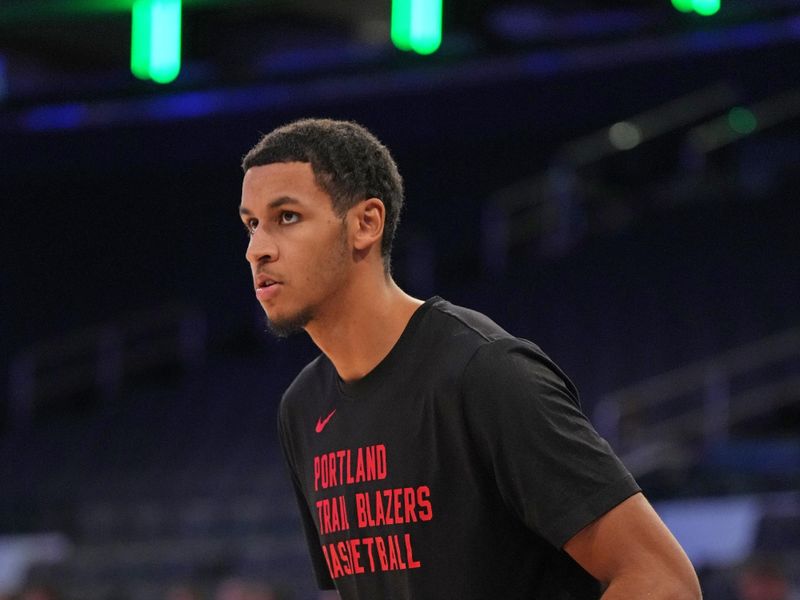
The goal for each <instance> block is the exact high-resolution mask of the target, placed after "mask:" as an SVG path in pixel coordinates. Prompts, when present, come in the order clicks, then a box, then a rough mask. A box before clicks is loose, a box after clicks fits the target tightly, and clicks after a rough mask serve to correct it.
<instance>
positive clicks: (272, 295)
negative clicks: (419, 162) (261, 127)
mask: <svg viewBox="0 0 800 600" xmlns="http://www.w3.org/2000/svg"><path fill="white" fill-rule="evenodd" d="M243 168H244V171H245V175H244V183H243V188H242V201H241V206H240V213H241V218H242V221H243V223H244V226H245V228H246V229H247V232H248V234H249V236H250V242H249V245H248V247H247V261H248V262H249V263H250V266H251V269H252V274H253V282H254V285H255V293H256V297H257V299H258V301H259V302H260V303H261V306H262V307H263V309H264V311H265V312H266V314H267V318H268V323H269V327H270V328H271V329H272V330H273V331H274V332H275V333H277V334H278V335H288V334H290V333H292V332H295V331H300V330H305V331H306V332H307V333H308V334H309V335H310V336H311V338H312V339H313V340H314V343H315V344H316V345H317V346H318V347H319V348H320V350H321V351H322V354H321V355H320V356H319V357H318V358H317V359H316V360H314V361H312V362H311V363H310V364H309V365H308V366H307V367H306V368H305V369H304V370H303V371H302V372H301V373H300V375H298V377H297V379H296V380H295V381H294V383H293V384H292V385H291V386H290V387H289V389H288V390H287V391H286V393H285V394H284V397H283V400H282V402H281V408H280V416H279V430H280V432H279V433H280V439H281V443H282V446H283V450H284V454H285V457H286V461H287V463H288V465H289V469H290V472H291V475H292V482H293V485H294V489H295V491H296V494H297V499H298V503H299V507H300V512H301V515H302V521H303V525H304V527H305V533H306V536H307V541H308V546H309V550H310V552H311V557H312V562H313V565H314V570H315V572H316V576H317V580H318V583H319V585H320V588H322V589H333V588H334V586H335V588H336V589H337V590H338V592H339V595H340V596H341V597H342V598H345V599H351V598H359V599H369V600H379V599H394V598H403V599H411V598H413V599H421V600H430V599H455V598H457V599H459V600H471V599H474V600H478V599H482V600H486V599H491V600H494V599H504V600H509V599H515V598H520V599H521V598H525V599H531V598H537V599H541V600H559V599H584V598H598V597H600V595H601V589H602V590H604V593H603V596H602V597H603V598H604V599H606V600H612V599H614V598H618V599H619V598H622V599H625V600H631V599H640V598H651V599H656V598H663V599H669V600H682V599H687V600H688V599H695V598H699V597H700V591H699V587H698V583H697V578H696V576H695V574H694V571H693V569H692V566H691V564H690V563H689V561H688V559H687V558H686V556H685V554H684V553H683V551H682V550H681V548H680V546H679V545H678V543H677V542H676V541H675V539H674V538H673V537H672V535H671V534H670V533H669V531H667V529H666V527H665V526H664V525H663V523H662V522H661V521H660V519H659V518H658V517H657V516H656V514H655V512H654V511H653V510H652V508H651V507H650V505H649V504H648V502H647V501H646V500H645V499H644V497H643V496H642V494H641V493H640V490H639V488H638V487H637V485H636V483H635V481H634V480H633V478H632V477H631V476H630V474H629V473H628V472H627V471H626V470H625V468H624V467H623V466H622V464H621V463H620V462H619V460H618V459H617V458H616V456H615V455H614V454H613V452H612V451H611V450H610V448H609V447H608V445H607V444H606V443H605V441H603V440H602V439H601V438H599V437H598V435H597V434H596V433H595V432H594V430H593V429H592V427H591V426H590V425H589V423H588V422H587V420H586V418H585V417H584V416H583V415H582V414H581V412H580V408H579V403H578V393H577V391H576V389H575V387H574V386H573V384H572V382H570V380H569V379H568V378H567V376H566V375H564V373H562V372H561V370H560V369H559V368H558V367H557V366H556V365H555V364H554V363H553V362H552V361H551V360H550V359H549V358H548V357H547V356H546V355H545V354H544V353H543V352H542V351H541V350H540V349H539V348H538V347H537V346H536V345H535V344H532V343H530V342H528V341H526V340H522V339H518V338H515V337H513V336H511V335H510V334H508V333H506V332H505V331H503V330H502V329H501V328H500V327H499V326H497V325H496V324H495V323H493V322H492V321H490V320H489V319H488V318H487V317H485V316H483V315H481V314H479V313H476V312H474V311H471V310H467V309H464V308H460V307H457V306H454V305H452V304H450V303H448V302H446V301H444V300H442V299H440V298H432V299H430V300H428V301H427V302H422V301H420V300H417V299H415V298H412V297H411V296H409V295H407V294H406V293H404V292H403V291H402V290H401V289H400V288H399V287H398V286H397V285H396V284H395V282H394V281H393V279H392V277H391V269H390V253H391V247H392V239H393V237H394V232H395V228H396V226H397V221H398V216H399V213H400V209H401V206H402V203H403V186H402V180H401V178H400V175H399V173H398V171H397V167H396V165H395V163H394V161H393V160H392V158H391V156H390V155H389V152H388V150H387V149H386V148H385V147H384V146H383V145H381V143H380V142H379V141H378V140H377V139H376V138H375V137H374V136H373V135H372V134H370V133H369V132H368V131H366V130H365V129H364V128H362V127H360V126H359V125H356V124H354V123H348V122H339V121H330V120H303V121H298V122H295V123H292V124H289V125H286V126H284V127H281V128H279V129H276V130H275V131H273V132H271V133H269V134H267V135H266V136H264V137H263V138H262V139H261V141H260V142H259V143H258V144H257V145H256V146H255V147H254V148H253V149H252V150H251V151H250V152H249V153H248V154H247V155H246V156H245V158H244V161H243Z"/></svg>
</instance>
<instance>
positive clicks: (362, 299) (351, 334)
mask: <svg viewBox="0 0 800 600" xmlns="http://www.w3.org/2000/svg"><path fill="white" fill-rule="evenodd" d="M365 284H366V285H362V286H350V287H349V288H348V290H346V291H345V292H343V293H342V294H341V297H340V298H338V301H337V302H336V307H335V308H333V309H332V310H330V311H329V312H328V313H327V314H322V315H319V318H315V319H314V320H313V321H312V322H311V323H309V324H308V326H307V327H306V331H307V332H308V334H309V335H310V336H311V339H312V340H313V341H314V343H315V344H316V345H317V347H318V348H319V349H320V350H322V352H323V353H325V355H326V356H327V357H328V358H329V359H330V361H331V362H332V363H333V366H334V367H335V368H336V371H337V372H338V373H339V377H341V378H342V379H343V380H344V381H355V380H357V379H361V378H362V377H364V376H365V375H366V374H367V373H369V372H370V371H372V369H374V368H375V367H376V366H377V365H378V364H379V363H380V362H381V361H382V360H383V359H384V358H385V357H386V355H387V354H389V352H390V351H391V349H392V348H393V347H394V345H395V344H396V343H397V340H398V339H399V338H400V336H401V335H402V333H403V330H404V329H405V328H406V325H408V322H409V320H410V319H411V316H412V315H413V314H414V312H415V311H416V310H417V308H419V306H420V305H421V304H422V301H421V300H418V299H416V298H412V297H411V296H409V295H408V294H406V293H405V292H404V291H403V290H401V289H400V288H399V287H398V286H397V284H396V283H395V282H394V281H393V280H392V278H391V277H388V276H386V277H384V278H383V280H382V281H381V282H379V284H378V285H374V284H375V282H374V281H373V282H372V285H369V284H368V282H365Z"/></svg>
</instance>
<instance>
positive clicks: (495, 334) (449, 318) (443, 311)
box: [429, 297, 514, 343]
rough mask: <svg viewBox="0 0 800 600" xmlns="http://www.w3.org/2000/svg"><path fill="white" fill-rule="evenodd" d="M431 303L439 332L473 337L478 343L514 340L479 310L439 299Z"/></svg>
mask: <svg viewBox="0 0 800 600" xmlns="http://www.w3.org/2000/svg"><path fill="white" fill-rule="evenodd" d="M430 303H431V310H430V311H429V315H430V319H431V321H432V324H433V325H435V328H436V329H437V330H438V331H441V332H443V333H448V334H450V335H453V336H466V337H471V338H473V339H474V340H475V341H476V342H478V343H483V342H491V341H495V340H498V339H514V337H513V336H512V335H511V334H510V333H508V332H507V331H506V330H505V329H503V328H502V327H500V325H498V324H497V323H495V322H494V321H493V320H492V319H490V318H489V317H487V316H486V315H485V314H483V313H481V312H478V311H477V310H473V309H471V308H465V307H463V306H458V305H456V304H452V303H451V302H448V301H447V300H443V299H442V298H438V297H436V298H433V299H431V300H430Z"/></svg>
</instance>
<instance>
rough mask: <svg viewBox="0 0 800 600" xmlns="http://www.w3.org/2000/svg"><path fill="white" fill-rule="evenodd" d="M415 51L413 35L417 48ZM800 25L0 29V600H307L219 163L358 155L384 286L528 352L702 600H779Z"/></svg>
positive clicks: (791, 580)
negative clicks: (380, 186)
mask: <svg viewBox="0 0 800 600" xmlns="http://www.w3.org/2000/svg"><path fill="white" fill-rule="evenodd" d="M410 23H411V24H410ZM798 73H800V0H757V1H755V0H753V1H747V0H721V2H720V1H719V0H716V1H715V0H693V1H692V0H606V1H597V2H589V1H586V0H540V1H533V0H531V1H516V2H514V1H511V0H509V1H499V0H498V1H495V0H444V3H443V4H441V3H439V2H437V1H434V0H430V1H427V2H426V1H425V0H419V1H417V2H416V3H408V4H406V3H403V2H402V1H400V0H394V1H392V0H335V1H334V2H324V1H322V0H301V1H296V2H288V1H285V0H183V2H182V3H181V2H176V1H175V0H136V1H135V2H134V1H133V0H2V1H0V206H2V215H1V216H2V219H0V228H1V231H2V235H0V243H1V244H2V255H1V256H2V263H1V266H0V297H1V298H2V304H1V305H0V356H2V365H1V366H2V370H0V378H1V379H0V390H2V396H1V397H0V597H1V598H15V599H16V598H19V599H21V600H54V599H58V598H61V599H65V600H111V599H125V600H151V599H166V598H169V599H171V600H179V599H180V600H197V599H201V598H203V599H205V598H208V599H212V598H213V599H214V600H245V599H246V600H256V599H261V600H265V599H273V600H274V599H275V598H294V599H298V600H300V599H311V598H315V597H316V592H315V590H314V585H313V583H312V576H311V571H310V566H309V563H308V560H307V557H306V550H305V546H304V542H303V539H302V537H301V534H300V531H299V522H298V520H297V518H296V516H295V508H294V500H293V498H292V496H291V491H290V489H289V485H288V480H287V477H286V474H285V472H284V469H283V465H282V463H281V461H280V457H279V451H278V448H277V443H276V435H275V411H276V407H277V403H278V400H279V398H280V394H281V393H282V391H283V389H284V388H285V387H286V385H288V383H289V382H290V381H291V380H292V378H293V377H294V375H295V374H296V373H297V371H298V370H299V369H300V368H301V367H302V366H303V365H304V364H305V362H306V361H308V360H309V359H310V358H312V357H313V356H314V355H315V352H316V351H315V348H314V347H313V346H312V345H311V343H310V342H309V341H308V339H307V338H305V336H298V337H297V338H296V339H290V340H286V341H280V342H278V341H276V340H273V339H270V338H269V337H268V335H267V334H266V333H264V325H263V317H262V312H261V309H260V307H259V306H258V305H257V303H256V301H255V299H254V298H253V293H252V284H251V281H250V275H249V269H248V267H247V266H246V263H245V261H244V250H245V245H246V237H245V234H244V232H243V230H242V227H241V224H240V222H239V219H238V215H237V207H238V202H239V194H240V184H241V171H240V167H239V161H240V158H241V156H242V155H243V154H244V153H245V152H246V151H247V150H248V149H249V148H250V147H251V146H252V145H253V144H255V142H256V141H257V140H258V138H259V136H260V134H261V133H265V132H267V131H269V130H271V129H272V128H274V127H276V126H278V125H280V124H283V123H285V122H287V121H289V120H292V119H295V118H300V117H306V116H318V117H333V118H343V119H353V120H356V121H359V122H360V123H362V124H364V125H365V126H367V127H368V128H370V129H371V130H372V131H373V132H374V133H375V134H376V135H377V136H378V137H379V138H380V139H381V140H382V141H383V142H384V143H385V144H386V145H387V146H388V147H389V148H390V150H391V151H392V152H393V154H394V156H395V158H396V160H397V162H398V164H399V167H400V171H401V173H402V174H403V175H404V178H405V181H406V187H407V207H406V209H405V212H404V215H403V219H402V223H401V226H400V231H399V239H398V241H397V243H396V252H395V259H394V272H395V278H396V279H397V280H398V282H399V283H400V285H401V286H402V287H404V288H405V289H407V290H408V291H409V292H411V293H412V294H415V295H417V296H420V297H429V296H431V295H434V294H437V295H441V296H443V297H445V298H446V299H448V300H450V301H452V302H455V303H457V304H461V305H465V306H469V307H472V308H475V309H478V310H481V311H483V312H485V313H487V314H488V315H490V316H491V317H493V318H494V319H495V320H496V321H497V322H498V323H500V324H501V325H502V326H504V327H505V328H506V329H508V330H510V331H511V332H513V333H515V334H517V335H519V336H523V337H527V338H529V339H531V340H533V341H535V342H536V343H538V344H539V345H540V346H541V347H542V348H543V349H544V350H545V351H546V352H547V353H548V354H549V355H551V356H552V357H553V358H554V359H555V360H556V362H558V363H559V364H560V365H561V366H562V367H563V368H564V370H565V371H566V372H567V373H568V374H569V375H570V377H571V378H572V379H573V380H574V381H575V382H576V384H577V385H578V387H579V389H580V390H581V392H582V401H583V404H584V408H585V410H586V412H587V413H588V414H589V415H591V416H592V418H593V421H594V422H595V424H596V426H597V428H598V429H599V430H600V432H601V433H602V434H603V435H604V436H606V437H607V438H608V439H609V441H610V442H611V443H612V445H613V446H614V448H615V449H616V450H617V452H618V453H619V454H620V455H621V456H622V458H623V460H624V461H625V462H626V464H627V465H628V466H629V468H630V469H631V470H632V471H633V473H634V474H635V475H636V476H637V478H638V480H639V481H640V483H641V485H642V487H643V488H644V490H645V492H646V493H647V495H648V496H649V497H650V499H651V500H652V501H653V502H654V503H655V505H656V508H657V510H658V511H659V513H660V514H661V515H662V517H663V518H664V519H665V520H666V522H667V523H668V525H669V526H670V527H671V528H672V530H673V531H674V533H675V534H676V535H677V537H678V538H679V539H680V541H681V542H682V543H683V545H684V547H685V548H686V550H687V552H688V553H689V555H690V557H691V559H692V561H693V562H694V564H695V566H696V568H697V569H698V571H699V573H700V575H701V580H702V583H703V587H704V592H705V596H706V597H707V598H710V599H711V600H787V599H789V598H796V596H794V595H793V594H795V593H796V589H797V584H798V577H799V576H800V567H798V565H799V564H800V560H798V558H799V557H800V235H798V234H799V233H800V219H799V218H798V198H797V189H798V187H800V135H799V134H800V81H799V78H798Z"/></svg>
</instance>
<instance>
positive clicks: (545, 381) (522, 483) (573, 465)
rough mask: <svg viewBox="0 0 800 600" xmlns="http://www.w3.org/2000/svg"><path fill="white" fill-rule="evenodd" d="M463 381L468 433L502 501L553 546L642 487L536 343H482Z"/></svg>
mask: <svg viewBox="0 0 800 600" xmlns="http://www.w3.org/2000/svg"><path fill="white" fill-rule="evenodd" d="M462 385H463V387H462V394H463V399H464V405H463V406H464V413H465V418H466V420H467V424H468V427H469V429H470V433H471V434H472V436H473V438H474V441H475V443H476V445H477V448H478V453H479V455H481V456H482V458H483V459H484V462H485V464H486V466H487V468H488V469H489V471H490V472H491V474H492V475H493V477H494V479H495V481H496V484H497V487H498V490H499V492H500V494H501V496H502V498H503V500H504V502H505V503H506V505H507V506H508V507H509V509H510V510H511V511H512V512H513V513H514V514H516V515H517V516H518V518H519V519H520V520H521V521H522V522H524V524H525V525H526V526H527V527H528V528H530V529H531V530H533V531H535V532H536V533H538V534H539V535H541V536H542V537H543V538H545V539H546V540H548V541H549V542H550V543H551V544H553V545H554V546H555V547H557V548H561V547H562V546H563V545H564V544H565V543H566V542H567V541H568V540H569V539H570V538H571V537H572V536H573V535H575V534H576V533H577V532H578V531H580V530H581V529H582V528H583V527H585V526H586V525H588V524H589V523H591V522H592V521H594V520H596V519H597V518H599V517H600V516H602V515H603V514H605V513H606V512H608V511H609V510H611V509H612V508H614V507H615V506H616V505H617V504H619V503H620V502H622V501H623V500H625V499H626V498H628V497H629V496H631V495H633V494H635V493H636V492H638V491H639V487H638V486H637V484H636V482H635V481H634V479H633V477H632V476H631V475H630V473H629V472H628V471H627V469H626V468H625V467H624V466H623V465H622V463H621V461H620V460H619V459H618V458H617V456H616V455H615V454H614V452H613V451H612V450H611V448H610V446H609V445H608V443H607V442H606V441H605V440H604V439H602V438H601V437H600V436H599V435H598V434H597V432H596V431H595V430H594V428H593V427H592V426H591V424H590V423H589V421H588V419H587V418H586V417H585V416H584V415H583V413H582V412H581V409H580V404H579V401H578V393H577V390H576V389H575V387H574V385H573V384H572V382H570V381H569V379H568V378H567V377H566V375H564V374H563V372H561V370H560V369H559V368H558V367H557V366H556V365H555V364H554V363H553V362H552V361H551V360H550V359H549V358H548V357H547V356H546V355H545V354H544V353H542V352H541V351H540V350H539V349H538V348H537V347H536V346H534V345H533V344H530V345H527V344H526V343H525V342H523V341H521V340H515V339H501V340H497V341H493V342H489V343H487V344H485V345H484V346H482V347H481V348H479V349H478V350H477V351H476V353H475V354H474V355H473V357H472V359H471V360H470V362H469V364H468V366H467V367H466V370H465V373H464V378H463V382H462Z"/></svg>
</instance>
